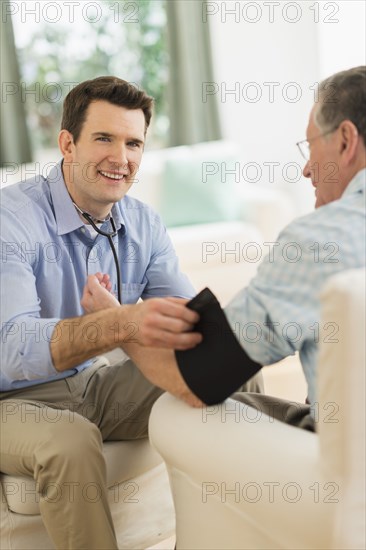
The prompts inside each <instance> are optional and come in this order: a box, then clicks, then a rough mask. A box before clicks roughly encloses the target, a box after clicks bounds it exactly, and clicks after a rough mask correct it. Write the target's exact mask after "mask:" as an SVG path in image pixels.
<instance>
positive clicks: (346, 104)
mask: <svg viewBox="0 0 366 550" xmlns="http://www.w3.org/2000/svg"><path fill="white" fill-rule="evenodd" d="M318 92H319V97H318V100H319V102H318V104H317V106H316V107H315V110H314V122H315V124H316V125H317V126H318V128H319V129H320V130H321V131H322V132H331V131H332V130H335V129H336V128H338V126H339V125H340V124H341V122H342V121H343V120H350V121H351V122H353V124H354V125H355V126H356V128H357V130H358V132H359V134H360V135H361V137H362V139H363V142H364V144H365V145H366V66H364V65H363V66H360V67H354V68H353V69H349V70H347V71H341V72H339V73H336V74H334V75H333V76H330V77H329V78H327V79H325V80H323V82H321V83H320V84H319V87H318Z"/></svg>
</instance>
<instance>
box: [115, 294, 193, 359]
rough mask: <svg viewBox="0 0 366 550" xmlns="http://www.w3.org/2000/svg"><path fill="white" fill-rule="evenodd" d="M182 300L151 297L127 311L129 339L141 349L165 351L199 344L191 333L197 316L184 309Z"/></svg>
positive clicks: (184, 304)
mask: <svg viewBox="0 0 366 550" xmlns="http://www.w3.org/2000/svg"><path fill="white" fill-rule="evenodd" d="M187 302H188V300H184V299H182V298H151V299H149V300H146V301H145V302H142V303H139V304H136V305H134V306H125V307H129V308H131V313H130V315H129V319H130V323H133V325H132V326H134V328H135V331H134V334H133V340H132V339H131V340H125V342H129V341H130V342H132V341H133V342H136V343H138V344H140V345H142V346H147V347H154V348H168V349H181V350H184V349H189V348H193V347H195V346H197V344H199V343H200V342H201V341H202V335H201V334H200V333H198V332H191V331H192V330H193V327H194V325H195V323H197V322H198V320H199V315H198V313H196V312H195V311H192V310H190V309H188V308H187V307H186V303H187Z"/></svg>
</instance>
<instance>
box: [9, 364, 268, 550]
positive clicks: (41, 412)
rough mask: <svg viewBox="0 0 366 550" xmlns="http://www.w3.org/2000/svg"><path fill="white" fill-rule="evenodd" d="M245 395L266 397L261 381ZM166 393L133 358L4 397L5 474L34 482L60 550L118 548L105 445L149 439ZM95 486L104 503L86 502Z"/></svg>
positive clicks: (256, 380) (251, 385)
mask: <svg viewBox="0 0 366 550" xmlns="http://www.w3.org/2000/svg"><path fill="white" fill-rule="evenodd" d="M241 389H242V390H249V391H260V390H261V389H262V380H261V374H260V375H259V376H258V377H255V378H253V379H252V380H251V381H249V383H248V384H247V385H245V386H244V387H243V388H241ZM161 393H162V390H160V389H159V388H156V387H154V386H152V385H151V384H150V382H148V381H147V380H146V379H145V378H144V377H143V376H142V375H141V373H140V371H139V370H138V369H137V368H136V367H135V365H134V364H133V363H132V361H130V360H129V359H128V358H127V357H125V359H124V361H122V362H119V363H117V364H115V365H112V366H108V365H106V364H105V362H104V363H101V361H100V360H99V361H96V362H95V363H94V364H93V365H92V366H91V367H90V368H88V369H86V370H84V371H82V372H81V373H79V374H76V375H74V376H71V377H69V378H66V379H64V380H58V381H55V382H50V383H46V384H40V385H37V386H33V387H31V388H26V389H22V390H15V391H11V392H3V393H0V414H1V431H0V470H1V471H2V472H4V473H7V474H10V475H27V476H31V477H33V478H34V479H35V481H36V482H37V488H38V489H39V503H40V511H41V515H42V519H43V522H44V524H45V527H46V529H47V531H48V534H49V536H50V538H51V539H52V541H53V543H54V545H55V547H56V548H57V549H59V550H66V549H87V550H93V549H98V550H101V549H115V548H117V541H116V537H115V532H114V527H113V522H112V518H111V513H110V509H109V505H108V501H107V489H106V465H105V461H104V457H103V454H102V442H103V441H108V440H126V439H139V438H143V437H146V436H147V426H148V419H149V415H150V410H151V407H152V405H153V403H154V402H155V401H156V399H157V398H158V397H159V395H161ZM90 484H92V486H93V487H97V488H98V493H99V494H98V496H99V495H100V498H98V499H93V500H92V499H86V498H85V487H88V486H90Z"/></svg>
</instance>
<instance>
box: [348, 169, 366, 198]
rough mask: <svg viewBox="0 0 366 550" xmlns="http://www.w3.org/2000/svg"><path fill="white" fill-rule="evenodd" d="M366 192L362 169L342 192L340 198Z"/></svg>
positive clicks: (364, 171)
mask: <svg viewBox="0 0 366 550" xmlns="http://www.w3.org/2000/svg"><path fill="white" fill-rule="evenodd" d="M365 190H366V168H363V169H362V170H360V171H359V172H357V174H356V175H355V176H354V177H353V178H352V179H351V181H350V182H349V184H348V185H347V187H346V189H345V190H344V191H343V194H342V198H343V197H346V196H347V195H351V194H353V193H363V194H365Z"/></svg>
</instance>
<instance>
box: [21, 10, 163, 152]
mask: <svg viewBox="0 0 366 550" xmlns="http://www.w3.org/2000/svg"><path fill="white" fill-rule="evenodd" d="M12 5H13V13H12V21H13V26H14V35H15V43H16V49H17V54H18V58H19V65H20V80H21V91H22V101H23V102H24V104H25V107H26V113H27V123H28V127H29V130H30V135H31V139H32V146H33V149H34V150H39V149H41V148H42V149H44V148H52V147H55V146H56V143H57V135H58V132H59V128H60V120H61V112H62V103H63V100H64V98H65V96H66V94H67V93H68V91H69V90H70V89H71V88H72V87H73V86H75V85H76V84H77V83H79V82H81V81H83V80H87V79H89V78H95V77H97V76H101V75H115V76H118V77H120V78H123V79H125V80H128V81H129V82H134V83H135V84H136V85H137V86H140V87H141V88H143V89H144V90H146V91H147V93H149V94H150V95H152V96H153V97H154V98H155V115H154V117H153V122H152V126H151V129H150V131H149V143H150V147H163V146H165V145H166V144H167V141H168V132H169V118H168V114H167V102H166V98H165V91H166V89H167V82H168V53H167V39H166V34H165V31H166V12H165V1H164V0H144V1H131V2H129V1H123V0H119V1H116V0H99V1H95V0H94V1H93V2H91V1H90V2H89V1H85V0H83V1H80V2H76V1H71V2H63V1H60V0H56V1H55V0H54V1H50V2H41V1H29V0H28V1H27V2H24V1H18V2H12Z"/></svg>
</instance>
